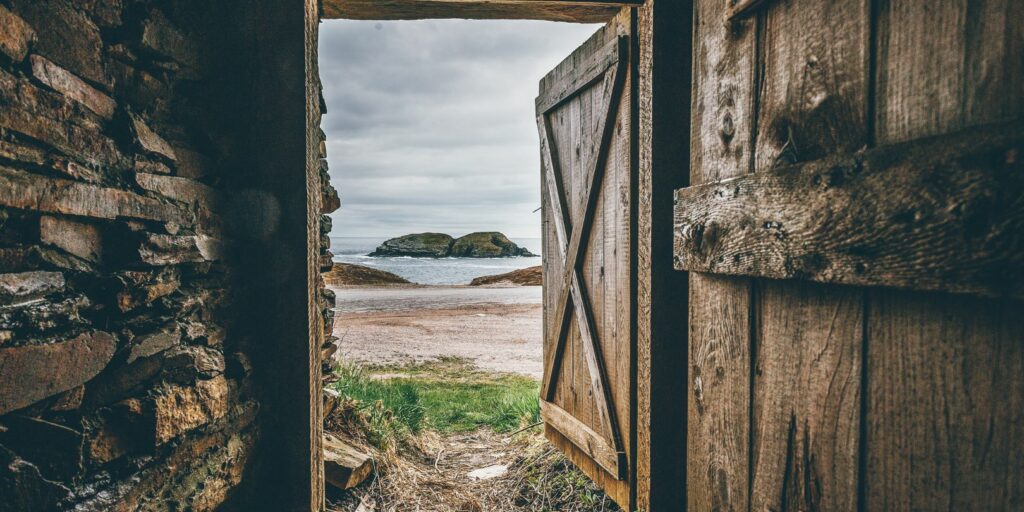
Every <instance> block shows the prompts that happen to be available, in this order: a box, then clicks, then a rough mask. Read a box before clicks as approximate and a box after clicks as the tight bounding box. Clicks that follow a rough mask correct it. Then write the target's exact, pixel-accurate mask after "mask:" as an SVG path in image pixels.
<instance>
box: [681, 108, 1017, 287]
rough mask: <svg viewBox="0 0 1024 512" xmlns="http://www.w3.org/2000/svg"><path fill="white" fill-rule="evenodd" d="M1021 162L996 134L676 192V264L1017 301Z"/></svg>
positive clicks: (1009, 134) (992, 130) (1011, 132)
mask: <svg viewBox="0 0 1024 512" xmlns="http://www.w3.org/2000/svg"><path fill="white" fill-rule="evenodd" d="M1022 153H1024V125H1021V124H1019V123H1017V124H1014V125H998V126H994V127H985V128H980V129H974V130H970V131H968V132H959V133H957V134H954V135H948V136H942V137H936V138H932V139H928V140H920V141H916V142H913V143H903V144H897V145H893V146H889V147H883V148H878V149H872V150H868V151H863V152H859V153H857V154H855V155H851V156H844V157H833V158H826V159H823V160H821V161H817V162H813V163H810V164H806V165H802V166H793V167H788V168H785V169H779V170H777V171H775V172H771V173H764V174H756V175H751V176H748V177H743V178H737V179H732V180H725V181H722V182H719V183H716V184H709V185H704V186H700V187H692V188H688V189H681V190H679V191H678V192H677V194H676V200H677V203H678V210H677V212H676V265H677V267H678V268H681V269H687V270H694V271H702V272H714V273H719V274H730V275H753V276H761V277H770V278H775V279H792V278H796V279H806V280H812V281H819V282H833V283H842V284H854V285H865V286H886V287H897V288H909V289H918V290H939V291H948V292H957V293H970V294H978V295H984V296H993V297H1015V298H1024V249H1022V248H1024V234H1022V232H1021V229H1020V226H1022V225H1024V203H1022V198H1024V161H1022V160H1021V159H1020V158H1019V156H1018V155H1020V154H1022ZM866 226H870V229H865V227H866Z"/></svg>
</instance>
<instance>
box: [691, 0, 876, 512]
mask: <svg viewBox="0 0 1024 512" xmlns="http://www.w3.org/2000/svg"><path fill="white" fill-rule="evenodd" d="M759 17H760V19H761V23H762V31H763V32H762V35H761V37H760V38H759V45H760V47H759V49H758V55H759V59H760V62H759V66H758V67H759V69H760V77H761V79H760V80H761V85H760V87H759V89H758V101H757V105H758V119H757V127H758V130H757V133H756V139H755V150H756V157H755V168H756V170H757V173H756V174H754V175H751V176H750V177H753V178H758V177H762V176H765V175H766V174H767V173H770V172H771V169H772V168H773V167H775V166H777V165H779V164H783V163H788V162H801V161H808V160H815V159H818V158H822V157H826V156H828V155H833V154H844V153H849V152H852V151H855V150H857V149H859V148H861V147H863V145H864V144H866V143H867V132H868V127H867V112H868V74H869V73H868V57H867V56H868V51H869V48H870V45H869V39H868V37H869V26H870V22H869V19H868V2H866V1H865V0H792V1H787V2H777V3H771V4H768V8H766V9H765V10H764V11H763V12H761V13H760V14H759ZM738 179H740V180H742V179H744V178H738ZM805 200H806V198H805ZM686 203H687V204H690V203H692V202H691V201H686ZM773 206H775V204H773ZM779 206H781V205H779ZM799 209H801V210H803V209H804V208H803V205H801V206H800V207H799ZM787 249H790V248H787ZM790 250H791V249H790ZM862 297H863V294H862V293H861V292H859V291H857V290H851V289H847V288H839V287H830V286H820V285H814V284H809V283H799V282H779V281H768V280H762V281H759V282H758V285H757V287H756V295H755V299H754V305H755V315H756V317H755V322H754V323H755V328H754V332H753V333H752V336H753V338H754V340H755V344H754V345H755V348H754V349H753V350H754V353H755V358H756V363H755V366H754V368H753V377H752V378H753V387H754V389H753V404H752V411H753V412H752V414H753V418H752V430H751V438H752V440H751V461H752V467H751V474H750V478H751V483H750V489H751V497H750V499H751V504H750V507H751V510H856V508H857V502H858V472H859V465H858V464H859V449H860V439H859V437H860V411H861V402H860V395H861V393H860V387H861V370H862V362H861V346H862V345H861V344H862V342H863V338H864V337H863V329H862V326H863V310H864V307H863V298H862Z"/></svg>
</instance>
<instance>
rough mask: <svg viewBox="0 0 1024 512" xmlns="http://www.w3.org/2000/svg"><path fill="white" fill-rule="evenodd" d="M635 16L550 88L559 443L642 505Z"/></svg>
mask: <svg viewBox="0 0 1024 512" xmlns="http://www.w3.org/2000/svg"><path fill="white" fill-rule="evenodd" d="M629 27H630V18H629V11H625V13H624V14H623V15H622V16H620V17H619V18H617V19H616V20H614V21H612V22H611V23H609V24H608V25H607V26H605V27H603V28H602V29H601V30H599V31H598V32H597V33H596V34H594V36H593V37H591V38H590V39H589V40H588V41H587V42H586V43H585V44H584V45H583V46H581V47H580V48H579V49H577V50H576V51H575V52H574V53H573V54H572V55H570V56H569V57H568V58H567V59H566V60H565V61H563V62H562V63H561V64H560V65H559V66H558V67H557V68H555V70H553V71H552V72H551V73H550V74H549V75H548V76H547V77H545V78H544V80H542V81H541V85H540V96H539V97H538V98H537V124H538V129H539V131H540V139H541V152H542V162H543V164H542V182H541V186H542V187H543V194H542V195H543V218H544V365H545V366H544V378H543V381H542V385H541V411H542V415H543V418H544V421H545V432H546V435H547V437H548V439H549V440H550V441H551V442H552V443H553V444H554V445H555V446H558V447H559V448H560V449H561V450H562V451H563V452H565V453H566V455H567V456H568V457H569V458H570V460H572V461H573V462H574V463H575V464H576V465H578V466H579V467H581V468H582V469H583V470H584V472H586V473H587V474H588V475H589V476H590V477H591V478H592V479H594V481H595V482H597V483H598V485H600V486H601V487H602V488H604V489H605V491H606V492H607V493H608V494H609V495H610V496H611V497H612V498H613V499H615V500H616V501H617V502H618V503H619V504H620V505H622V506H623V507H626V508H631V502H630V473H631V472H630V466H631V461H632V453H633V449H632V447H631V442H630V438H631V435H630V434H631V431H632V424H633V420H632V417H633V413H632V411H633V407H632V404H633V402H634V391H633V390H634V388H635V386H634V375H635V364H634V361H635V350H634V347H635V343H634V329H633V327H632V326H633V322H632V319H633V314H634V311H635V307H634V302H635V299H634V297H635V294H634V292H633V286H632V283H633V281H634V279H633V275H634V273H635V272H634V267H633V262H632V256H631V255H632V253H633V252H634V251H632V249H631V248H632V247H633V245H634V244H633V242H632V241H631V237H632V236H633V233H634V231H635V230H634V227H633V226H634V225H633V221H634V217H635V216H634V214H633V207H632V206H633V204H634V190H635V188H636V187H635V183H634V172H633V169H634V168H635V165H634V158H633V151H632V149H633V147H634V144H633V143H632V140H633V134H634V133H635V130H634V129H633V123H632V118H633V116H631V105H632V100H631V96H632V95H631V93H630V91H631V90H632V88H631V80H630V66H629V53H630V51H629V50H630V44H629V34H628V32H629Z"/></svg>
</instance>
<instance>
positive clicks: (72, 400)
mask: <svg viewBox="0 0 1024 512" xmlns="http://www.w3.org/2000/svg"><path fill="white" fill-rule="evenodd" d="M83 398H85V386H78V387H77V388H74V389H71V390H68V391H65V392H63V393H61V394H60V395H57V397H56V399H55V400H54V402H53V405H51V406H50V410H51V411H54V412H67V411H74V410H76V409H78V408H79V407H81V406H82V399H83Z"/></svg>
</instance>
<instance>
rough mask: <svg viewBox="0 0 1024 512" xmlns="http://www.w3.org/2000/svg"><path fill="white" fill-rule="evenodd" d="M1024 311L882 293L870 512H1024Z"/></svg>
mask: <svg viewBox="0 0 1024 512" xmlns="http://www.w3.org/2000/svg"><path fill="white" fill-rule="evenodd" d="M1020 312H1021V303H1019V302H1012V301H995V300H984V299H976V298H971V297H957V296H951V295H943V294H935V293H916V292H901V291H887V292H873V293H872V297H871V308H870V311H869V313H868V316H869V318H870V319H871V322H870V327H869V333H868V336H869V339H870V340H871V342H870V343H871V344H870V346H869V350H868V354H869V356H868V382H869V391H868V397H867V398H868V418H869V427H868V433H867V439H868V441H869V442H868V451H867V459H868V460H867V464H868V466H867V472H866V475H867V482H866V484H867V485H866V491H865V497H866V504H865V510H897V511H900V510H951V511H952V510H1021V509H1022V508H1024V470H1022V469H1021V464H1020V461H1021V460H1024V412H1022V411H1024V392H1022V390H1024V340H1022V338H1021V336H1022V335H1021V333H1022V332H1024V321H1022V320H1021V314H1020Z"/></svg>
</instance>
